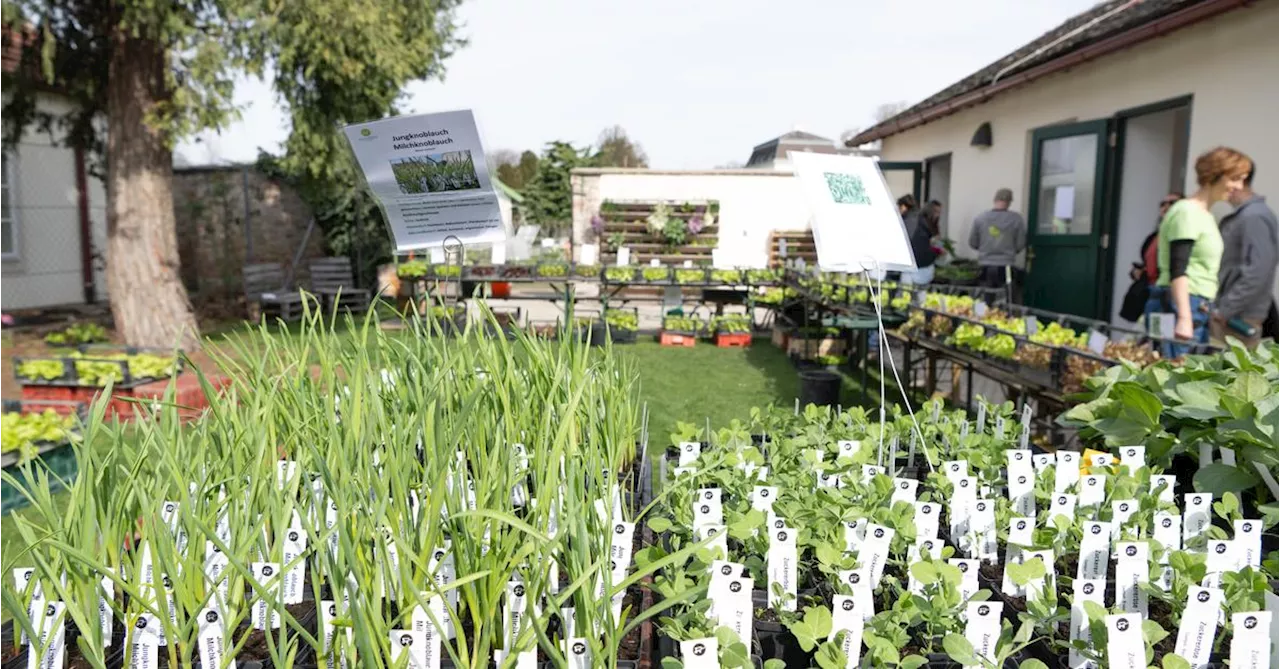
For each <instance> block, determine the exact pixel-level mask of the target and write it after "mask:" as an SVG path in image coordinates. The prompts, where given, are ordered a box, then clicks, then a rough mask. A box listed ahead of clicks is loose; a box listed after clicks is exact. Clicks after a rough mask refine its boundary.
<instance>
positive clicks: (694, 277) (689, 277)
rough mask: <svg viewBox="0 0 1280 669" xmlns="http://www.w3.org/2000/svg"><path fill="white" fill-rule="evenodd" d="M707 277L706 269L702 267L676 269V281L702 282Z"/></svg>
mask: <svg viewBox="0 0 1280 669" xmlns="http://www.w3.org/2000/svg"><path fill="white" fill-rule="evenodd" d="M706 279H707V272H706V270H702V269H677V270H676V283H702V282H703V281H706Z"/></svg>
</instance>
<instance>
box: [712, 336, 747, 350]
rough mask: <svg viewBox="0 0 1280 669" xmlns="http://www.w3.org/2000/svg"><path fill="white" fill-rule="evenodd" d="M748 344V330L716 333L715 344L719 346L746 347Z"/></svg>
mask: <svg viewBox="0 0 1280 669" xmlns="http://www.w3.org/2000/svg"><path fill="white" fill-rule="evenodd" d="M750 345H751V333H750V332H727V333H721V334H717V335H716V346H719V347H720V348H746V347H748V346H750Z"/></svg>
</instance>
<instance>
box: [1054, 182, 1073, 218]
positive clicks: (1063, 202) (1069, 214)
mask: <svg viewBox="0 0 1280 669" xmlns="http://www.w3.org/2000/svg"><path fill="white" fill-rule="evenodd" d="M1075 215H1076V187H1075V186H1058V187H1057V188H1055V189H1054V191H1053V217H1054V218H1061V219H1064V220H1071V219H1072V218H1075Z"/></svg>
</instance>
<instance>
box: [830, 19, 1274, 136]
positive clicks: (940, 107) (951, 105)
mask: <svg viewBox="0 0 1280 669" xmlns="http://www.w3.org/2000/svg"><path fill="white" fill-rule="evenodd" d="M1252 2H1253V0H1209V2H1203V3H1200V4H1197V5H1193V6H1191V7H1187V8H1186V9H1182V10H1179V11H1177V12H1174V13H1172V14H1167V15H1165V16H1162V17H1160V18H1158V19H1156V20H1154V21H1152V22H1150V23H1146V24H1143V25H1140V26H1136V27H1134V28H1131V29H1129V30H1126V31H1124V32H1122V33H1118V34H1116V35H1112V36H1111V37H1108V38H1106V39H1103V40H1101V41H1098V42H1094V43H1093V44H1089V45H1086V46H1084V47H1082V48H1080V49H1077V50H1075V51H1072V52H1070V53H1066V54H1063V55H1061V56H1058V57H1057V58H1055V59H1053V60H1050V61H1048V62H1045V63H1041V64H1040V65H1037V66H1035V67H1032V68H1030V69H1027V70H1024V71H1022V72H1020V73H1018V74H1015V75H1013V76H1010V77H1008V78H1006V79H1002V80H1001V81H1000V82H999V83H996V84H992V85H988V86H983V87H982V88H977V89H974V90H972V91H969V92H967V93H961V94H960V95H957V96H955V97H952V98H950V99H947V100H943V101H941V102H939V103H938V104H936V105H933V106H931V107H926V108H925V109H922V110H920V111H917V112H911V113H903V114H899V115H897V116H893V117H891V118H889V119H887V120H885V121H883V122H882V123H879V124H876V125H874V126H871V127H870V128H868V129H866V130H864V131H862V132H860V133H858V134H857V135H855V136H853V137H851V138H849V139H848V140H846V141H845V143H844V145H845V146H847V147H857V146H861V145H863V144H869V143H871V142H875V141H878V140H881V139H884V138H886V137H890V136H892V135H896V134H898V133H901V132H905V131H907V130H911V129H912V128H917V127H919V126H922V125H924V124H926V123H929V122H931V121H936V120H938V119H940V118H942V117H944V116H949V115H951V114H954V113H955V112H958V111H960V110H962V109H967V108H969V107H974V106H977V105H980V104H982V103H984V102H987V101H988V100H990V99H991V98H993V97H995V96H996V95H998V94H1000V93H1004V92H1006V91H1009V90H1011V89H1014V88H1017V87H1019V86H1023V85H1026V84H1029V83H1031V82H1033V81H1035V80H1037V79H1041V78H1043V77H1046V76H1048V75H1051V74H1056V73H1058V72H1061V71H1063V70H1065V69H1068V68H1071V67H1075V66H1076V65H1079V64H1081V63H1083V62H1085V61H1089V60H1093V59H1095V58H1100V57H1102V56H1106V55H1110V54H1112V53H1115V52H1117V51H1121V50H1124V49H1127V48H1129V47H1131V46H1135V45H1137V44H1141V43H1142V42H1145V41H1147V40H1151V39H1155V38H1157V37H1160V36H1163V35H1166V34H1168V33H1171V32H1173V31H1175V30H1178V29H1180V28H1185V27H1187V26H1189V25H1192V24H1195V23H1199V22H1200V21H1204V20H1206V19H1210V18H1213V17H1215V16H1218V15H1220V14H1224V13H1226V12H1228V11H1230V10H1232V9H1236V8H1238V7H1241V6H1244V5H1248V4H1251V3H1252Z"/></svg>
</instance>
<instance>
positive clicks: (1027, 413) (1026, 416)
mask: <svg viewBox="0 0 1280 669" xmlns="http://www.w3.org/2000/svg"><path fill="white" fill-rule="evenodd" d="M1035 321H1036V319H1035V318H1031V317H1028V322H1027V325H1029V326H1031V330H1029V331H1028V333H1027V334H1028V335H1033V334H1035V328H1036V326H1038V325H1039V323H1038V322H1035ZM1018 422H1019V424H1020V425H1022V431H1023V432H1026V431H1027V430H1028V429H1029V428H1030V427H1031V405H1030V404H1023V405H1022V415H1021V416H1020V417H1019V419H1018Z"/></svg>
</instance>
